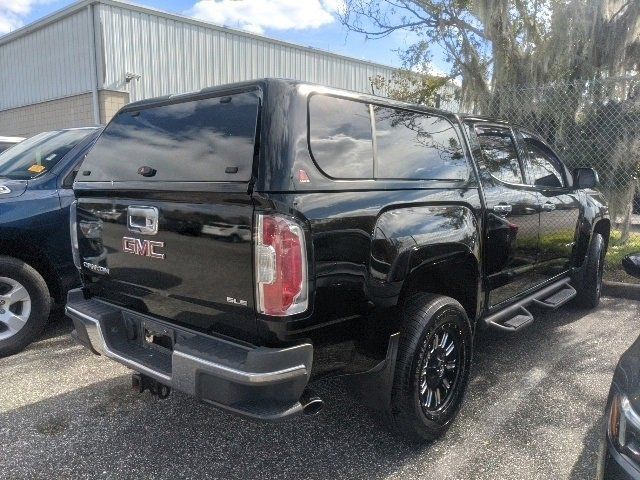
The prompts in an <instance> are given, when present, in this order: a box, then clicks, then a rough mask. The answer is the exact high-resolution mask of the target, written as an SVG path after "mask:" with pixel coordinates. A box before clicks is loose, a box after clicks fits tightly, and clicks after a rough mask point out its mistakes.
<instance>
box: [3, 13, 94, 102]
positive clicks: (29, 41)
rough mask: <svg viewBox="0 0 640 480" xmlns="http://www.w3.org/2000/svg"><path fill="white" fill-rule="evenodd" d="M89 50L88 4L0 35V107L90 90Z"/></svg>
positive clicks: (52, 98)
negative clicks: (33, 26)
mask: <svg viewBox="0 0 640 480" xmlns="http://www.w3.org/2000/svg"><path fill="white" fill-rule="evenodd" d="M3 40H4V41H3ZM90 52H91V42H90V24H89V12H88V11H87V8H83V9H81V10H78V11H76V12H75V13H73V14H72V15H70V16H66V17H64V18H61V19H60V20H58V21H56V22H53V23H50V24H48V25H45V26H43V27H41V28H38V29H34V31H32V32H29V33H27V34H26V35H20V36H17V37H15V38H13V39H12V38H11V35H9V36H8V38H7V39H0V110H7V109H10V108H15V107H20V106H24V105H30V104H34V103H39V102H46V101H48V100H54V99H58V98H63V97H68V96H72V95H78V94H81V93H86V92H89V91H90V90H91V66H90V62H89V58H90Z"/></svg>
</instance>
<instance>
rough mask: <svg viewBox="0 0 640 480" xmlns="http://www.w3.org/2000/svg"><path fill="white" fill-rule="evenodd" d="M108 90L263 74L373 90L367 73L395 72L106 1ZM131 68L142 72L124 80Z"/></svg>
mask: <svg viewBox="0 0 640 480" xmlns="http://www.w3.org/2000/svg"><path fill="white" fill-rule="evenodd" d="M98 9H99V15H100V28H101V36H102V45H103V54H104V59H103V61H102V65H103V67H104V72H103V77H104V78H103V80H104V87H103V88H106V89H112V90H125V91H129V92H130V99H131V100H132V101H133V100H140V99H144V98H149V97H155V96H159V95H166V94H169V93H182V92H188V91H193V90H199V89H201V88H204V87H209V86H215V85H220V84H224V83H230V82H237V81H242V80H250V79H254V78H261V77H283V78H293V79H297V80H305V81H310V82H315V83H321V84H325V85H329V86H332V87H337V88H346V89H349V90H356V91H361V92H369V91H370V89H371V87H370V82H369V78H370V77H372V76H375V75H378V74H380V75H383V76H385V77H389V76H390V75H391V73H392V72H393V69H391V68H388V67H384V66H379V65H375V64H372V63H368V62H360V61H358V60H355V59H354V60H352V59H347V58H343V57H339V56H336V55H331V54H328V53H323V52H321V51H313V50H311V49H305V48H302V47H296V46H290V45H287V44H283V43H281V42H276V41H269V40H268V39H263V38H258V37H256V36H252V35H244V34H242V33H235V32H233V31H230V30H227V29H222V28H216V27H213V26H211V27H209V26H205V25H202V24H201V23H200V22H190V21H188V20H183V19H179V18H176V17H172V16H169V15H166V14H162V13H157V14H156V13H155V12H153V11H149V10H147V9H142V8H136V7H128V6H119V5H115V4H113V3H109V4H100V5H99V7H98ZM127 72H131V73H135V74H139V75H141V78H140V80H137V81H136V80H134V81H132V82H130V83H129V84H127V83H125V81H124V79H125V74H126V73H127Z"/></svg>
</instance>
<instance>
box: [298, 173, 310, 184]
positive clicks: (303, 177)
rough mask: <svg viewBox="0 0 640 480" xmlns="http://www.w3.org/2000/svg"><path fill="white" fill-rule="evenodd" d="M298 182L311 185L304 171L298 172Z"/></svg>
mask: <svg viewBox="0 0 640 480" xmlns="http://www.w3.org/2000/svg"><path fill="white" fill-rule="evenodd" d="M298 181H299V182H300V183H311V179H310V178H309V175H307V172H305V171H304V170H298Z"/></svg>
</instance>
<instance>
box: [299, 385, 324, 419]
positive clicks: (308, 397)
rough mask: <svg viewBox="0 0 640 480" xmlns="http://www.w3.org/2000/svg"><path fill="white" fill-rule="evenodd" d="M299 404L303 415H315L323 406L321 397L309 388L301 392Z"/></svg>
mask: <svg viewBox="0 0 640 480" xmlns="http://www.w3.org/2000/svg"><path fill="white" fill-rule="evenodd" d="M300 404H301V405H302V413H303V414H305V415H317V414H318V413H320V411H321V410H322V407H324V402H323V401H322V399H321V398H320V397H319V396H317V395H316V394H315V393H314V392H313V390H309V389H307V390H305V391H304V392H303V393H302V397H300Z"/></svg>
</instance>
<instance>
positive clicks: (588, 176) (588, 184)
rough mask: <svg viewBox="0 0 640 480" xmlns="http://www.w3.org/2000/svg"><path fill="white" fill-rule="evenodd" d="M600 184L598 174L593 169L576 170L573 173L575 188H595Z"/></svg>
mask: <svg viewBox="0 0 640 480" xmlns="http://www.w3.org/2000/svg"><path fill="white" fill-rule="evenodd" d="M599 183H600V180H599V179H598V172H596V171H595V170H594V169H593V168H576V169H575V170H574V171H573V186H574V187H575V188H577V189H581V188H595V187H597V186H598V184H599Z"/></svg>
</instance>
